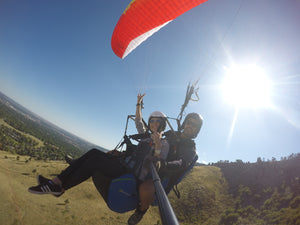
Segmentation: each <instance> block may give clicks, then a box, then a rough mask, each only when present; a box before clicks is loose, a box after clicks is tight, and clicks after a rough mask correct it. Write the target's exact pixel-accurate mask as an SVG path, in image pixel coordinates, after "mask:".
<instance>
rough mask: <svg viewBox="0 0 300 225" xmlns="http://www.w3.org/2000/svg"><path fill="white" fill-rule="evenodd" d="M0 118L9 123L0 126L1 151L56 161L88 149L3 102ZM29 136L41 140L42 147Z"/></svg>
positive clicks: (0, 105) (0, 108) (0, 104)
mask: <svg viewBox="0 0 300 225" xmlns="http://www.w3.org/2000/svg"><path fill="white" fill-rule="evenodd" d="M0 100H1V99H0ZM0 119H2V120H3V121H4V122H5V123H6V124H9V126H7V125H5V124H1V126H0V150H4V151H9V152H11V153H17V154H20V155H29V156H32V157H35V158H37V159H54V160H57V159H63V157H64V155H66V154H71V155H73V156H75V157H76V156H79V155H81V154H82V152H84V151H85V150H87V149H81V148H79V147H78V146H75V145H74V144H73V143H72V141H71V140H69V139H65V138H64V135H63V134H62V133H60V132H56V131H54V130H51V129H49V127H47V125H45V124H43V123H42V122H37V121H34V120H32V119H30V118H29V117H28V116H26V115H25V114H22V113H17V112H16V111H15V110H13V109H11V108H9V107H7V106H6V105H5V104H3V103H2V102H1V101H0ZM11 127H12V128H11ZM26 134H29V135H26ZM30 136H33V137H36V138H37V139H39V140H41V141H42V142H43V146H40V145H39V143H38V142H37V141H35V140H34V139H33V138H31V137H30Z"/></svg>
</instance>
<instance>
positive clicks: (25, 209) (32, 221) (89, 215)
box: [0, 151, 232, 225]
mask: <svg viewBox="0 0 300 225" xmlns="http://www.w3.org/2000/svg"><path fill="white" fill-rule="evenodd" d="M28 159H29V157H28V156H18V155H13V154H10V153H8V152H4V151H0V182H1V184H2V185H0V191H1V193H2V195H0V202H3V203H4V204H1V205H0V224H5V225H13V224H22V225H47V224H49V225H50V224H51V225H53V224H73V225H80V224H82V225H86V224H90V225H93V224H100V225H101V224H114V225H115V224H126V223H127V219H128V217H129V216H130V215H131V213H132V212H128V213H124V214H119V213H115V212H112V211H111V210H109V208H108V207H107V206H106V204H105V202H104V201H103V199H102V198H101V196H100V194H99V193H98V192H97V190H96V188H95V187H94V185H93V183H92V181H91V180H88V181H86V182H84V183H82V184H80V185H78V186H77V187H75V188H73V189H71V190H69V191H67V192H66V193H65V194H64V195H63V196H61V197H60V198H56V197H53V196H49V195H43V196H40V195H33V194H30V193H28V192H27V188H28V187H29V186H32V185H35V184H36V175H37V174H43V175H45V176H47V177H52V176H55V174H57V173H59V172H60V171H61V170H62V169H63V168H65V167H66V163H64V162H62V161H47V162H45V161H40V160H34V159H31V160H28ZM178 188H179V190H180V192H181V198H180V199H177V197H176V196H175V194H174V193H173V192H171V193H170V195H169V197H170V201H171V204H172V206H173V208H174V211H175V213H176V215H177V216H178V219H179V221H180V224H218V221H220V218H221V217H220V216H221V213H222V212H223V211H224V210H225V209H226V208H227V207H228V206H231V205H232V204H231V201H230V198H229V197H228V195H227V194H226V193H227V192H226V188H227V185H226V182H225V180H224V179H223V178H222V174H221V172H220V169H219V168H217V167H195V168H194V170H193V171H192V173H191V174H190V175H189V176H187V177H186V178H185V179H184V181H183V182H182V183H180V184H179V185H178ZM159 218H160V217H159V212H158V208H157V207H151V208H150V210H149V211H148V212H147V214H146V215H145V217H144V218H143V220H142V222H141V223H140V224H144V225H146V224H148V225H149V224H153V225H154V224H161V221H160V219H159Z"/></svg>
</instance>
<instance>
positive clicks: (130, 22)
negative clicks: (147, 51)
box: [111, 0, 207, 59]
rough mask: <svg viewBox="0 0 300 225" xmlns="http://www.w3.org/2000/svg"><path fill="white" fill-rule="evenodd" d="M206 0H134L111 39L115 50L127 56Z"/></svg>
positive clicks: (120, 54) (120, 55) (118, 54)
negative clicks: (161, 29)
mask: <svg viewBox="0 0 300 225" xmlns="http://www.w3.org/2000/svg"><path fill="white" fill-rule="evenodd" d="M205 1H207V0H172V1H170V0H132V1H131V2H130V4H129V5H128V6H127V8H126V9H125V11H124V12H123V14H122V16H121V17H120V19H119V21H118V23H117V25H116V27H115V29H114V32H113V35H112V38H111V46H112V49H113V51H114V53H115V54H116V55H117V56H119V57H120V58H122V59H123V58H125V57H126V56H127V55H128V54H129V53H130V52H131V51H133V50H134V49H135V48H136V47H137V46H139V45H140V44H141V43H142V42H143V41H145V40H146V39H147V38H148V37H150V36H151V35H152V34H154V33H155V32H157V31H158V30H159V29H160V28H162V27H164V26H165V25H167V24H168V23H169V22H171V21H172V20H174V19H175V18H176V17H178V16H180V15H181V14H183V13H185V12H186V11H188V10H190V9H192V8H194V7H196V6H198V5H200V4H201V3H203V2H205Z"/></svg>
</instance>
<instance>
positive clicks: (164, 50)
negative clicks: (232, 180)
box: [0, 0, 300, 162]
mask: <svg viewBox="0 0 300 225" xmlns="http://www.w3.org/2000/svg"><path fill="white" fill-rule="evenodd" d="M129 2H130V1H129V0H128V1H125V0H113V1H96V0H94V1H92V0H86V1H58V0H51V1H37V0H36V1H30V0H27V1H20V0H19V1H18V0H15V1H11V0H3V1H1V4H0V91H1V92H3V93H4V94H6V95H8V96H9V97H11V98H13V99H14V100H15V101H17V102H19V103H21V104H22V105H24V106H25V107H27V108H28V109H30V110H31V111H33V112H35V113H37V114H38V115H40V116H42V117H43V118H45V119H47V120H49V121H51V122H53V123H54V124H56V125H58V126H60V127H62V128H64V129H66V130H68V131H70V132H71V133H74V134H76V135H78V136H80V137H82V138H84V139H86V140H88V141H90V142H92V143H95V144H98V145H100V146H102V147H105V148H107V149H112V148H113V147H114V146H115V145H116V144H117V143H118V142H119V140H120V139H121V137H122V136H123V133H124V128H125V122H126V118H127V115H129V114H134V113H135V104H136V96H137V94H138V93H139V92H142V93H144V92H145V93H147V95H146V96H145V99H144V104H145V109H144V110H143V115H144V116H145V118H147V117H148V115H149V114H150V113H151V112H152V111H155V110H160V111H163V112H164V113H165V114H167V115H168V116H170V117H177V115H178V113H179V111H180V108H181V105H182V103H183V101H184V97H185V92H186V87H187V84H188V83H189V82H190V81H191V82H193V81H195V80H197V79H198V78H200V81H199V92H198V95H199V98H200V100H199V101H198V102H190V104H189V106H188V107H187V109H186V112H187V113H188V112H198V113H200V114H202V116H203V117H204V125H203V128H202V130H201V132H200V134H199V136H198V138H197V139H196V144H197V151H198V155H199V158H200V161H204V162H216V161H219V160H230V161H235V160H236V159H242V160H243V161H250V162H254V161H256V159H257V157H262V158H265V159H271V158H272V157H275V158H277V159H280V157H283V156H288V155H290V154H291V153H297V152H299V146H300V138H299V137H300V102H299V99H300V86H299V83H300V29H299V28H300V14H299V11H300V2H299V0H278V1H271V0H263V1H261V0H253V1H245V0H222V1H221V0H208V1H207V2H206V3H204V4H202V5H200V6H198V7H196V8H194V9H192V10H190V11H188V12H187V13H185V14H184V15H182V16H180V17H178V18H177V19H175V20H174V21H172V22H171V23H169V24H168V25H167V26H165V27H164V28H162V29H161V30H160V31H159V32H157V33H155V34H154V35H153V36H151V37H150V38H149V39H148V40H146V41H145V42H144V43H142V44H141V45H140V46H139V47H138V48H137V49H135V50H134V51H133V52H132V53H130V54H129V55H128V56H127V57H126V58H125V59H123V60H121V59H120V58H118V57H117V56H116V55H114V53H113V51H112V50H111V46H110V39H111V35H112V32H113V30H114V26H115V25H116V23H117V21H118V19H119V17H120V16H121V14H122V12H123V11H124V9H125V8H126V6H127V5H128V4H129ZM232 64H236V65H242V64H256V65H258V66H259V67H260V68H262V69H263V70H264V72H265V74H266V75H267V76H268V78H269V79H270V80H271V81H272V96H271V101H272V107H269V108H265V107H257V108H247V107H246V108H245V107H240V108H239V109H238V113H237V114H236V112H237V106H236V105H232V104H229V103H228V102H226V101H225V100H224V96H223V94H222V93H223V92H222V91H221V88H220V86H221V84H222V81H223V80H224V77H225V75H226V68H228V67H230V66H231V65H232ZM235 115H236V116H235ZM233 121H235V123H233ZM128 133H135V129H134V124H133V123H131V124H130V127H129V131H128Z"/></svg>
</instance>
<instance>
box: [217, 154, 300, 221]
mask: <svg viewBox="0 0 300 225" xmlns="http://www.w3.org/2000/svg"><path fill="white" fill-rule="evenodd" d="M212 165H214V166H217V167H220V168H221V170H222V172H223V175H224V177H225V178H226V180H227V181H228V185H229V192H230V193H231V194H232V195H233V196H234V199H235V208H232V209H228V210H227V211H226V212H224V213H223V214H222V219H221V221H220V225H221V224H226V225H229V224H278V225H288V224H289V225H294V224H300V217H299V212H300V197H299V196H300V177H299V176H300V153H297V154H292V155H290V156H289V157H284V158H282V160H280V161H277V160H276V158H274V157H273V158H272V160H268V161H264V160H262V159H261V158H260V157H258V158H257V161H256V163H244V162H242V161H241V160H236V162H228V161H219V162H217V163H214V164H212Z"/></svg>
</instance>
